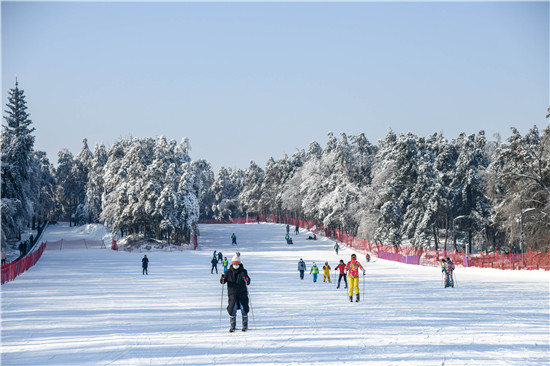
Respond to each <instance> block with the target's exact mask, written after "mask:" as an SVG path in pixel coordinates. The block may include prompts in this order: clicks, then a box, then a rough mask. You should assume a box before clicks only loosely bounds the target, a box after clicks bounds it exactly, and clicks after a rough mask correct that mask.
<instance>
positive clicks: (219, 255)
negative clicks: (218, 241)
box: [218, 252, 223, 262]
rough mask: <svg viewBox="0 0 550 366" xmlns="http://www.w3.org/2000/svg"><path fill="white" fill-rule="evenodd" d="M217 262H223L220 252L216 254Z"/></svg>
mask: <svg viewBox="0 0 550 366" xmlns="http://www.w3.org/2000/svg"><path fill="white" fill-rule="evenodd" d="M218 262H223V255H222V252H218Z"/></svg>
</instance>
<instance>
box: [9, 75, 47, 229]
mask: <svg viewBox="0 0 550 366" xmlns="http://www.w3.org/2000/svg"><path fill="white" fill-rule="evenodd" d="M6 107H7V109H6V110H5V113H6V115H5V116H4V120H5V121H6V124H5V125H3V126H2V127H3V128H2V141H1V151H2V180H1V185H2V231H3V233H4V235H5V236H6V237H7V238H14V237H20V231H21V229H22V228H23V227H24V226H25V224H26V223H29V222H30V220H31V219H32V217H33V215H34V210H35V205H36V203H37V199H38V195H37V194H36V193H35V194H33V192H36V184H38V187H40V186H39V184H40V183H39V182H34V181H32V180H31V179H32V176H31V174H32V172H33V171H36V163H37V162H36V159H35V158H34V156H33V146H34V136H33V135H32V132H33V131H34V130H35V129H34V127H31V125H32V121H31V120H30V118H29V114H28V113H27V102H26V100H25V94H24V91H23V90H22V89H19V84H18V82H17V80H16V82H15V88H14V89H11V90H10V91H9V95H8V103H7V104H6ZM38 189H39V188H38ZM4 235H3V237H4Z"/></svg>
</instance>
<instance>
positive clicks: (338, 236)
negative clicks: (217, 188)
mask: <svg viewBox="0 0 550 366" xmlns="http://www.w3.org/2000/svg"><path fill="white" fill-rule="evenodd" d="M259 221H262V222H273V223H281V224H288V225H293V226H296V225H298V226H299V227H301V228H305V229H307V230H310V231H312V232H314V233H316V234H319V235H324V236H326V237H328V238H330V239H332V240H335V241H338V242H340V243H342V244H344V245H345V246H347V247H349V248H352V249H354V250H356V251H358V252H363V253H364V254H367V253H369V254H370V255H375V256H377V257H379V258H382V259H388V260H392V261H396V262H401V263H408V264H417V265H425V266H439V265H440V264H441V259H443V258H447V257H449V258H451V259H452V261H453V263H455V265H460V266H465V267H481V268H498V269H528V270H537V269H544V270H547V271H548V270H550V252H543V253H539V252H532V251H530V252H527V253H524V254H523V255H522V254H503V253H489V254H486V253H476V254H468V255H466V253H461V252H457V251H456V250H454V249H453V250H431V249H424V248H416V247H400V248H396V247H394V246H388V245H382V244H373V243H371V242H369V241H367V240H364V239H359V238H356V237H354V236H351V235H348V234H346V233H344V232H342V231H340V230H338V229H333V228H325V227H324V225H323V224H321V223H318V222H314V221H309V220H300V219H295V218H290V217H286V216H277V215H260V216H250V217H239V218H236V219H231V220H224V221H216V220H206V221H201V223H212V224H214V223H215V224H227V223H233V224H244V223H255V222H259Z"/></svg>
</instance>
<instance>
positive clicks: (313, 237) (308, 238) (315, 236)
mask: <svg viewBox="0 0 550 366" xmlns="http://www.w3.org/2000/svg"><path fill="white" fill-rule="evenodd" d="M307 240H317V235H315V234H313V236H311V235H310V236H308V237H307Z"/></svg>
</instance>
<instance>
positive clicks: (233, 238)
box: [231, 233, 237, 245]
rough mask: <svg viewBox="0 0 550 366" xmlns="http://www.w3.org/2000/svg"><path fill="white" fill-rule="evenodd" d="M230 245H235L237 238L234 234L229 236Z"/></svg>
mask: <svg viewBox="0 0 550 366" xmlns="http://www.w3.org/2000/svg"><path fill="white" fill-rule="evenodd" d="M231 244H232V245H237V236H236V235H235V233H233V235H231Z"/></svg>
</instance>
